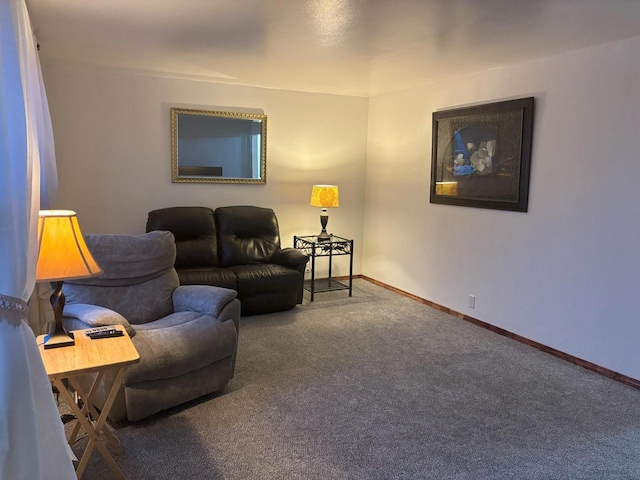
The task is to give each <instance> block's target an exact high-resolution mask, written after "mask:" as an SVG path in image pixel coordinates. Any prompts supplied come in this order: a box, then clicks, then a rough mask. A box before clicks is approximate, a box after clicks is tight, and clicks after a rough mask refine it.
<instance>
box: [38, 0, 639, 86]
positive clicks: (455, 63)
mask: <svg viewBox="0 0 640 480" xmlns="http://www.w3.org/2000/svg"><path fill="white" fill-rule="evenodd" d="M27 6H28V8H29V12H30V15H31V19H32V23H33V26H34V30H35V33H36V36H37V38H38V41H39V42H40V44H41V47H42V48H41V51H40V55H41V59H42V61H43V63H47V62H73V63H81V64H90V65H101V66H109V67H116V68H122V69H128V70H135V71H142V72H152V73H155V74H162V75H168V76H178V77H184V78H196V79H210V80H212V81H216V82H224V83H237V84H243V85H256V86H263V87H271V88H282V89H290V90H303V91H313V92H325V93H338V94H347V95H364V96H369V95H376V94H380V93H384V92H389V91H395V90H401V89H404V88H408V87H412V86H417V85H424V84H428V83H430V82H433V81H437V80H442V79H446V78H451V77H457V76H463V75H468V74H470V73H474V72H478V71H483V70H488V69H491V68H496V67H500V66H504V65H508V64H513V63H519V62H523V61H527V60H532V59H535V58H541V57H545V56H550V55H554V54H558V53H562V52H566V51H570V50H576V49H579V48H584V47H588V46H592V45H597V44H601V43H607V42H611V41H615V40H619V39H623V38H629V37H634V36H640V0H87V1H78V0H27Z"/></svg>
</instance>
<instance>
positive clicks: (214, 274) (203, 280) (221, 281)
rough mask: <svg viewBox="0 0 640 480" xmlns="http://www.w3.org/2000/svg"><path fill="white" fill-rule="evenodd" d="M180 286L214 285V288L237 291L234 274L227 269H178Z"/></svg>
mask: <svg viewBox="0 0 640 480" xmlns="http://www.w3.org/2000/svg"><path fill="white" fill-rule="evenodd" d="M178 276H179V277H180V285H215V286H216V287H223V288H230V289H231V290H237V289H238V282H237V279H236V274H235V273H234V272H233V270H231V269H229V268H220V267H205V268H180V269H178Z"/></svg>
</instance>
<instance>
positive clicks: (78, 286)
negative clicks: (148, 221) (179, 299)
mask: <svg viewBox="0 0 640 480" xmlns="http://www.w3.org/2000/svg"><path fill="white" fill-rule="evenodd" d="M85 241H86V243H87V247H88V248H89V250H90V251H91V254H92V255H93V257H94V258H95V260H96V261H97V262H98V265H100V267H102V270H104V273H103V274H102V275H99V276H97V277H93V278H87V279H81V280H69V281H66V282H65V283H64V285H63V288H64V294H65V296H66V300H67V304H78V303H88V304H92V305H98V306H100V307H105V308H108V309H110V310H113V311H115V312H118V313H119V314H120V315H122V316H123V317H124V318H126V319H127V320H128V321H129V323H131V324H142V323H147V322H151V321H154V320H158V319H159V318H162V317H165V316H166V315H169V314H171V313H173V299H172V294H173V291H174V290H175V289H176V288H177V287H178V285H179V283H180V282H179V280H178V274H177V273H176V270H175V268H173V263H174V261H175V256H176V249H175V243H174V240H173V235H172V234H171V233H170V232H166V231H155V232H150V233H147V234H145V235H138V236H129V235H86V236H85Z"/></svg>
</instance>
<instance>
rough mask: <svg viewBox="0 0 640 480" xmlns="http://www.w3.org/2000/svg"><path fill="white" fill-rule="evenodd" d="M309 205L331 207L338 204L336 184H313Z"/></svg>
mask: <svg viewBox="0 0 640 480" xmlns="http://www.w3.org/2000/svg"><path fill="white" fill-rule="evenodd" d="M311 206H312V207H324V208H332V207H339V206H340V198H339V196H338V186H337V185H314V186H313V190H311Z"/></svg>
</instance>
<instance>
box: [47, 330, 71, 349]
mask: <svg viewBox="0 0 640 480" xmlns="http://www.w3.org/2000/svg"><path fill="white" fill-rule="evenodd" d="M70 335H72V334H66V333H65V332H64V330H63V331H62V332H53V333H51V334H49V335H47V336H46V337H45V340H44V348H45V350H47V349H49V348H58V347H70V346H71V345H75V344H76V341H75V339H74V338H73V337H72V336H70Z"/></svg>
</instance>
